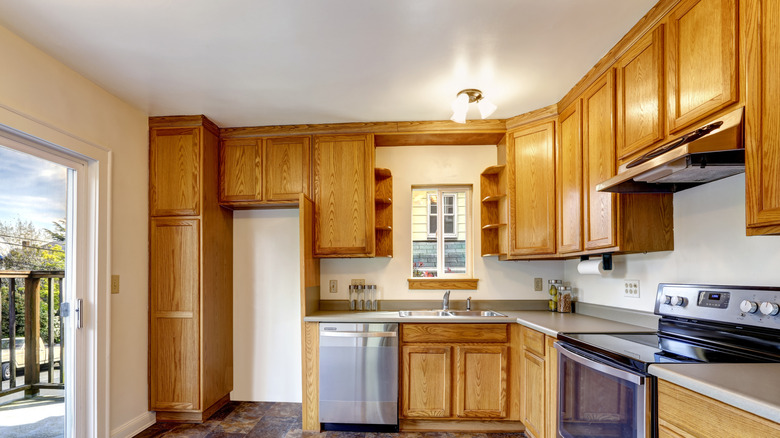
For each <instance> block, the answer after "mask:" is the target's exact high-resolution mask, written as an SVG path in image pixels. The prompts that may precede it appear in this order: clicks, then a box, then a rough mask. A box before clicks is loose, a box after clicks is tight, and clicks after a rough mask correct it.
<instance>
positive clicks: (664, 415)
mask: <svg viewBox="0 0 780 438" xmlns="http://www.w3.org/2000/svg"><path fill="white" fill-rule="evenodd" d="M778 435H780V424H777V423H774V422H772V421H769V420H767V419H765V418H762V417H759V416H757V415H755V414H752V413H749V412H746V411H743V410H741V409H738V408H735V407H733V406H730V405H727V404H725V403H723V402H720V401H718V400H714V399H712V398H709V397H706V396H704V395H701V394H699V393H696V392H694V391H691V390H689V389H687V388H683V387H681V386H677V385H675V384H673V383H670V382H667V381H665V380H662V379H659V380H658V436H659V437H661V438H665V437H670V438H693V437H705V436H706V437H714V436H717V437H724V438H726V437H735V438H736V437H739V438H753V437H755V438H759V437H760V438H764V437H769V436H778Z"/></svg>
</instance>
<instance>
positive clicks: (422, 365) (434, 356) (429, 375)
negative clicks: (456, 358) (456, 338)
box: [401, 345, 452, 418]
mask: <svg viewBox="0 0 780 438" xmlns="http://www.w3.org/2000/svg"><path fill="white" fill-rule="evenodd" d="M401 361H402V367H403V368H402V370H403V371H402V375H401V376H402V377H401V388H402V390H401V393H402V401H401V415H402V416H403V417H406V418H449V417H451V416H452V396H451V393H452V383H451V382H452V378H451V376H450V373H451V372H452V347H451V346H430V345H404V346H403V347H402V349H401Z"/></svg>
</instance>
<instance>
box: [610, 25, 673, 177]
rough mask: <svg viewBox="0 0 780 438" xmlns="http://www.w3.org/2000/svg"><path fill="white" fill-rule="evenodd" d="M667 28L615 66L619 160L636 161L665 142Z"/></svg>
mask: <svg viewBox="0 0 780 438" xmlns="http://www.w3.org/2000/svg"><path fill="white" fill-rule="evenodd" d="M664 30H665V29H664V26H663V25H660V26H658V27H657V28H656V29H655V30H654V31H653V32H650V33H648V34H646V35H645V36H644V37H642V39H640V40H639V41H638V42H637V43H636V44H634V45H633V46H632V47H631V49H630V50H629V51H628V52H626V53H625V54H624V55H623V56H622V57H621V58H620V59H619V60H618V61H617V63H616V64H615V73H616V79H617V137H616V141H617V142H616V147H617V160H618V164H622V163H623V162H626V161H629V160H632V159H634V158H636V157H637V156H639V155H640V154H642V153H644V152H645V151H646V150H647V149H649V148H648V146H652V145H653V144H654V143H657V142H659V141H661V140H663V139H664V136H665V133H666V126H665V123H664V122H665V121H666V117H665V116H666V112H665V109H666V105H665V103H666V99H665V97H666V94H665V90H666V87H665V86H664V85H665V83H664V78H665V76H664V51H663V49H664Z"/></svg>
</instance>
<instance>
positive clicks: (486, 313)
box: [398, 310, 506, 318]
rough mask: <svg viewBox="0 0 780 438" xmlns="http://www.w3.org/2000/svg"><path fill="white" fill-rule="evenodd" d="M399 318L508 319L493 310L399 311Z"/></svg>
mask: <svg viewBox="0 0 780 438" xmlns="http://www.w3.org/2000/svg"><path fill="white" fill-rule="evenodd" d="M398 316H410V317H411V316H418V317H425V318H432V317H433V318H435V317H442V318H453V317H459V316H461V317H463V316H468V317H475V316H476V317H501V316H503V317H506V315H504V314H503V313H499V312H495V311H493V310H399V311H398Z"/></svg>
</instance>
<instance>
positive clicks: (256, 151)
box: [219, 136, 311, 208]
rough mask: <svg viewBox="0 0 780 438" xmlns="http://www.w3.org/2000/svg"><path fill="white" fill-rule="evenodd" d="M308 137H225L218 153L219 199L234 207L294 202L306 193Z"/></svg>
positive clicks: (307, 191) (308, 173)
mask: <svg viewBox="0 0 780 438" xmlns="http://www.w3.org/2000/svg"><path fill="white" fill-rule="evenodd" d="M310 153H311V146H310V139H309V137H308V136H302V137H270V138H259V137H250V138H227V139H223V140H222V144H221V149H220V157H219V177H220V185H219V188H220V189H219V199H220V203H221V204H222V205H225V206H229V207H235V208H241V207H243V208H247V207H262V206H265V205H268V204H271V205H276V204H288V203H297V202H298V193H304V194H306V195H309V194H310V191H309V181H310V167H309V166H310Z"/></svg>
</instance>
